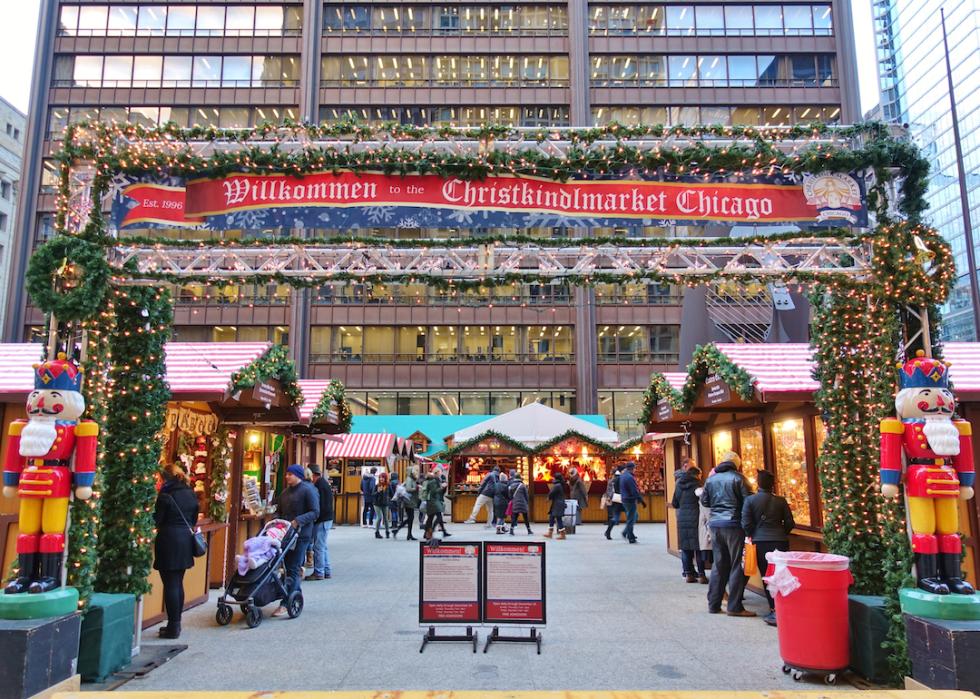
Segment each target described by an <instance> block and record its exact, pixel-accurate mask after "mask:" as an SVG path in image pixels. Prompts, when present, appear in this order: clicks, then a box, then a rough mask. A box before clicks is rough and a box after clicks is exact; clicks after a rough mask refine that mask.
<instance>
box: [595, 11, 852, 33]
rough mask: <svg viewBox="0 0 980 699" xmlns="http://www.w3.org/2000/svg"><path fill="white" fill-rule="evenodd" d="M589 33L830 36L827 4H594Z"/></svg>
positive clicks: (830, 16)
mask: <svg viewBox="0 0 980 699" xmlns="http://www.w3.org/2000/svg"><path fill="white" fill-rule="evenodd" d="M589 31H590V33H592V34H609V35H628V34H657V35H663V34H667V35H671V36H813V35H817V36H829V35H832V34H833V17H832V13H831V6H830V4H829V3H819V4H801V5H783V6H780V5H768V4H767V5H752V4H741V3H739V4H734V3H733V4H731V5H729V4H727V3H725V4H724V5H723V4H718V5H668V6H666V7H664V6H663V5H593V6H592V7H591V8H590V12H589Z"/></svg>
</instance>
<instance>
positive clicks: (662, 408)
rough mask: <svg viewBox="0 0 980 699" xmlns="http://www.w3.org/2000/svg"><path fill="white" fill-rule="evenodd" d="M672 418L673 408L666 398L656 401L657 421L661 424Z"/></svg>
mask: <svg viewBox="0 0 980 699" xmlns="http://www.w3.org/2000/svg"><path fill="white" fill-rule="evenodd" d="M672 417H674V408H673V406H671V404H670V401H668V400H667V399H666V398H661V399H660V400H658V401H657V419H658V420H660V421H661V422H664V421H666V420H669V419H670V418H672Z"/></svg>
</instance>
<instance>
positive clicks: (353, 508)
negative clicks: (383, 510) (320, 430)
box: [318, 433, 415, 525]
mask: <svg viewBox="0 0 980 699" xmlns="http://www.w3.org/2000/svg"><path fill="white" fill-rule="evenodd" d="M321 441H322V446H321V447H320V448H319V449H318V457H319V459H322V461H321V463H323V464H325V465H326V466H327V467H328V468H329V469H330V472H331V473H332V472H333V471H334V470H336V471H338V472H339V473H340V474H341V475H340V484H339V489H338V495H337V499H336V501H335V503H334V512H335V515H334V516H335V519H334V524H335V525H336V524H358V523H360V521H361V476H362V475H363V474H364V473H365V472H366V471H368V470H369V469H371V468H376V469H377V470H378V473H380V472H382V471H384V472H387V473H392V472H396V473H399V477H402V476H404V475H405V469H406V468H407V466H408V464H409V463H410V462H411V461H412V460H413V459H414V458H415V455H414V452H413V451H412V450H411V449H407V448H406V446H405V442H404V440H401V441H399V438H398V437H397V436H395V435H393V434H388V433H380V434H360V433H350V434H341V435H337V436H324V437H322V438H321ZM399 471H400V472H399Z"/></svg>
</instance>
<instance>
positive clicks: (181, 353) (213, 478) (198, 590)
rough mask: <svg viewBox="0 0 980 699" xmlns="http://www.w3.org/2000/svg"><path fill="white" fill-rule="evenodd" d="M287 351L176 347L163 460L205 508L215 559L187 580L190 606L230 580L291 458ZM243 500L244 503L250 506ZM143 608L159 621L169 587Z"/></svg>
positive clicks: (169, 359) (147, 618) (147, 620)
mask: <svg viewBox="0 0 980 699" xmlns="http://www.w3.org/2000/svg"><path fill="white" fill-rule="evenodd" d="M287 362H288V360H285V355H284V350H283V349H282V348H279V347H276V346H274V345H272V343H269V342H242V343H225V342H215V343H208V342H171V343H168V344H167V346H166V363H167V380H168V382H169V384H170V392H171V402H170V403H169V404H168V410H167V420H166V423H165V427H164V439H165V441H164V449H163V452H162V454H161V462H162V463H166V462H168V461H178V462H180V463H181V465H182V466H183V467H184V470H185V471H186V472H187V473H188V475H189V477H190V479H191V483H192V486H193V487H194V490H195V493H197V495H198V498H199V501H200V513H201V515H200V517H201V519H200V520H199V524H200V526H201V529H202V531H203V532H204V533H205V535H206V536H207V537H208V539H209V546H208V556H207V557H206V558H203V559H199V560H198V561H196V562H195V567H194V568H192V569H191V570H189V571H188V572H187V575H186V577H185V580H184V586H185V591H186V592H185V596H186V599H187V606H193V605H194V604H197V603H200V602H203V601H205V600H206V599H207V590H208V587H219V586H221V585H223V584H224V582H225V580H227V576H228V571H230V570H231V565H232V563H233V562H234V555H235V553H236V552H237V551H238V550H239V549H240V547H241V544H242V542H244V540H245V539H246V538H248V537H249V536H253V535H255V534H256V533H257V532H258V529H259V528H261V526H262V524H263V523H264V522H265V520H266V519H267V518H268V516H271V515H267V513H266V505H267V503H268V502H269V501H270V499H271V498H272V497H274V495H275V492H276V486H277V478H278V477H279V474H280V473H281V472H282V470H283V468H284V465H285V461H286V457H287V456H288V454H287V453H286V446H287V440H286V429H287V427H288V425H290V424H291V423H293V422H295V420H296V419H297V417H298V414H297V412H296V409H295V407H294V406H293V402H294V401H295V400H296V396H297V395H298V388H297V387H296V385H295V379H294V377H293V374H291V373H290V372H291V365H290V364H288V363H287ZM243 501H244V502H243ZM151 578H152V584H153V589H152V591H151V592H150V593H149V594H148V595H147V596H146V598H145V600H144V624H145V625H151V624H153V623H156V621H157V620H158V619H159V618H162V612H163V606H162V605H163V600H162V586H161V584H160V582H159V579H158V577H157V574H156V573H155V572H153V573H151Z"/></svg>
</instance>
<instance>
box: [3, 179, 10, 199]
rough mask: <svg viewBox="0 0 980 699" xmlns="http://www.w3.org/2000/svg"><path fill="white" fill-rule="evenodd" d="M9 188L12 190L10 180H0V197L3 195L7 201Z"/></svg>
mask: <svg viewBox="0 0 980 699" xmlns="http://www.w3.org/2000/svg"><path fill="white" fill-rule="evenodd" d="M11 190H12V186H11V183H10V182H7V181H6V180H0V197H3V198H4V199H6V200H8V201H9V200H10V193H11Z"/></svg>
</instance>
